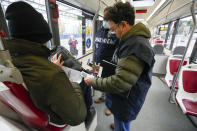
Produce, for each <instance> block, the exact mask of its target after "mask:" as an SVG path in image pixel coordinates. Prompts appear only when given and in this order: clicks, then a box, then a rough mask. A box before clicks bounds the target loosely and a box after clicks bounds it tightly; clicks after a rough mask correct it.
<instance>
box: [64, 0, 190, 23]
mask: <svg viewBox="0 0 197 131" xmlns="http://www.w3.org/2000/svg"><path fill="white" fill-rule="evenodd" d="M65 1H67V2H70V3H72V4H75V5H77V6H79V7H81V8H84V9H86V10H89V11H90V12H93V13H95V12H96V10H97V9H98V5H99V0H65ZM101 1H102V2H101V9H100V11H99V14H100V15H103V10H104V8H105V7H107V6H112V5H113V4H114V3H116V2H117V1H120V0H101ZM126 1H129V2H130V3H131V4H133V5H134V6H135V9H136V10H142V9H147V13H140V14H139V13H137V14H136V20H140V21H145V22H147V23H148V24H149V25H152V26H156V25H157V24H159V23H162V22H167V21H169V20H172V19H176V18H178V17H180V16H185V15H188V14H189V7H190V6H183V5H185V4H186V3H188V2H191V0H155V1H154V0H137V1H136V0H126ZM171 1H173V3H172V2H171ZM161 3H163V4H162V5H161V6H159V5H160V4H161ZM171 3H172V5H171ZM170 6H171V8H170ZM157 7H159V8H158V10H157ZM168 14H169V17H168V20H167V19H166V15H168ZM149 16H151V17H150V18H149ZM147 18H149V19H148V21H146V20H147ZM164 19H165V20H164Z"/></svg>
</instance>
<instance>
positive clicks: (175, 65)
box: [169, 59, 188, 75]
mask: <svg viewBox="0 0 197 131" xmlns="http://www.w3.org/2000/svg"><path fill="white" fill-rule="evenodd" d="M180 63H181V59H170V60H169V68H170V74H172V75H174V73H175V72H177V71H178V69H179V66H180ZM186 64H188V62H187V61H184V62H183V66H184V65H186Z"/></svg>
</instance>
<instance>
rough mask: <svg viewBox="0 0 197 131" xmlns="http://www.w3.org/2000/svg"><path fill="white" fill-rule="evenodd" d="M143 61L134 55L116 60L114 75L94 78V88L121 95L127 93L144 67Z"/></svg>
mask: <svg viewBox="0 0 197 131" xmlns="http://www.w3.org/2000/svg"><path fill="white" fill-rule="evenodd" d="M144 65H145V64H144V62H143V61H141V60H139V59H138V58H137V57H136V56H134V55H132V56H127V57H125V58H122V59H120V60H119V61H118V63H117V67H116V72H115V75H112V76H110V77H106V78H94V79H93V81H92V86H93V88H94V89H97V90H100V91H104V92H109V93H115V94H119V95H122V96H125V95H128V93H129V91H130V89H131V88H132V87H133V85H135V83H136V82H137V80H138V79H139V77H140V75H141V73H142V72H143V69H144Z"/></svg>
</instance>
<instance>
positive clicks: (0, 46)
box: [0, 36, 5, 50]
mask: <svg viewBox="0 0 197 131" xmlns="http://www.w3.org/2000/svg"><path fill="white" fill-rule="evenodd" d="M0 50H5V48H4V45H3V41H2V38H1V36H0Z"/></svg>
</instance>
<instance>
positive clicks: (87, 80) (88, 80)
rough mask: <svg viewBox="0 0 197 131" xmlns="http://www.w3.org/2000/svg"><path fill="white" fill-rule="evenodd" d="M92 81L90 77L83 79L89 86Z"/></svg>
mask: <svg viewBox="0 0 197 131" xmlns="http://www.w3.org/2000/svg"><path fill="white" fill-rule="evenodd" d="M92 80H93V78H91V77H86V78H84V81H85V82H86V84H87V85H89V86H91V85H92Z"/></svg>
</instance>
